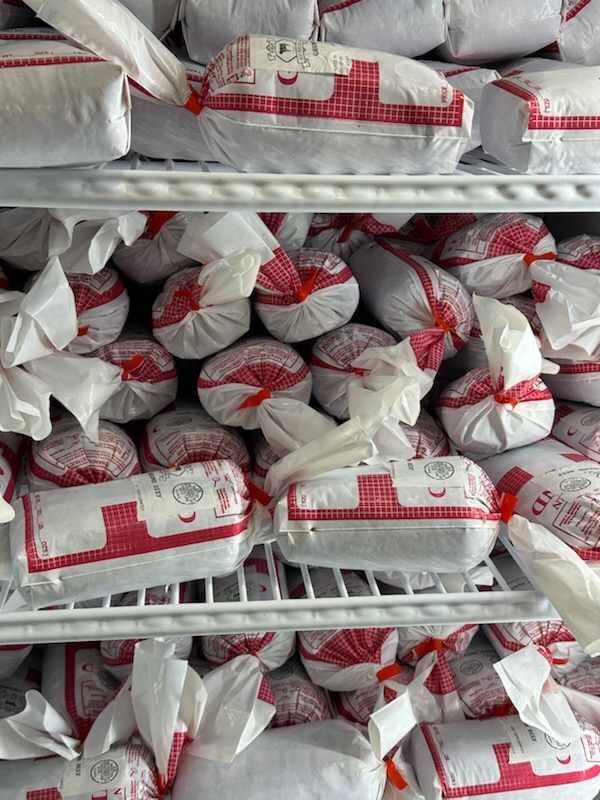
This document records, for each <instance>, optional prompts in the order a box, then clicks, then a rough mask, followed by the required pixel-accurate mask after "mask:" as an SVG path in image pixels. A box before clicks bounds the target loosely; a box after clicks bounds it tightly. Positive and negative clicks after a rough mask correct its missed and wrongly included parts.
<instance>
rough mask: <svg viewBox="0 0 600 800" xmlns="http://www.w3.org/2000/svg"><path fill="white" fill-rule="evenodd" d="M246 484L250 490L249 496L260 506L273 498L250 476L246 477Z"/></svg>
mask: <svg viewBox="0 0 600 800" xmlns="http://www.w3.org/2000/svg"><path fill="white" fill-rule="evenodd" d="M246 486H247V487H248V491H249V492H250V497H252V498H253V499H254V500H256V502H257V503H260V505H261V506H268V505H269V504H270V503H271V501H272V500H273V498H272V497H271V495H270V494H268V493H267V492H265V490H264V489H261V488H260V486H257V485H256V484H255V483H254V481H251V480H250V478H246Z"/></svg>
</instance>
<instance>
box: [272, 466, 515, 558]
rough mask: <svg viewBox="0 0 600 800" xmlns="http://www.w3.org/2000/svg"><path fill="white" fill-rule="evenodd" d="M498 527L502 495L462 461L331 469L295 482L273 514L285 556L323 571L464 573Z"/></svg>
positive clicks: (486, 551)
mask: <svg viewBox="0 0 600 800" xmlns="http://www.w3.org/2000/svg"><path fill="white" fill-rule="evenodd" d="M499 529H500V500H499V497H498V495H497V493H496V491H495V489H494V487H493V485H492V483H491V481H490V480H489V478H488V477H487V475H486V474H485V473H484V472H483V470H481V469H480V468H479V467H478V466H477V465H476V464H474V463H473V462H472V461H469V460H468V459H466V458H463V457H449V456H448V457H442V458H425V459H420V460H416V461H407V462H392V463H385V464H380V465H377V466H360V467H352V468H346V469H339V470H334V471H333V472H328V473H325V474H323V475H320V476H319V477H318V478H315V479H313V480H307V481H303V482H299V483H295V484H292V486H290V488H289V489H288V491H287V493H286V495H284V496H283V497H282V498H281V499H280V500H279V502H278V504H277V507H276V511H275V531H276V533H277V542H278V544H279V546H280V548H281V551H282V553H283V555H284V557H285V558H286V559H287V560H289V561H292V562H296V563H298V562H301V563H302V562H305V563H309V564H312V565H314V566H323V567H340V568H348V569H373V570H389V569H402V570H417V571H431V570H434V571H436V572H461V571H463V570H466V569H469V568H470V567H474V566H475V565H476V564H478V563H479V562H480V561H481V560H482V559H483V558H485V556H487V555H489V553H490V552H491V549H492V547H493V545H494V542H495V540H496V536H497V534H498V531H499Z"/></svg>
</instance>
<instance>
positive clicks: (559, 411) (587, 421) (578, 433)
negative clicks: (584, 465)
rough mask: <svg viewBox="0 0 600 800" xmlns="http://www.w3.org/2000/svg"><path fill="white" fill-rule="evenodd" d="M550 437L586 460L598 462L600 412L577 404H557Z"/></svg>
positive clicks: (599, 450)
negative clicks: (591, 459)
mask: <svg viewBox="0 0 600 800" xmlns="http://www.w3.org/2000/svg"><path fill="white" fill-rule="evenodd" d="M552 436H554V438H555V439H558V441H559V442H562V443H563V444H566V445H567V446H568V447H572V448H573V450H577V452H578V453H581V454H582V455H584V456H585V457H586V458H593V459H594V461H600V410H599V409H598V408H595V407H594V406H584V405H580V404H579V403H567V402H562V403H558V404H557V406H556V416H555V418H554V426H553V428H552Z"/></svg>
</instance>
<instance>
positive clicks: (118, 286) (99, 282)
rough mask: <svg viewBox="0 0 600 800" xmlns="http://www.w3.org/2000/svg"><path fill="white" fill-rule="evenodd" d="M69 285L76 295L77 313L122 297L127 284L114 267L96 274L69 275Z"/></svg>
mask: <svg viewBox="0 0 600 800" xmlns="http://www.w3.org/2000/svg"><path fill="white" fill-rule="evenodd" d="M67 280H68V282H69V286H70V287H71V290H72V291H73V295H74V297H75V313H76V314H77V316H78V317H79V316H81V314H82V313H83V312H84V311H89V309H91V308H98V306H103V305H106V304H107V303H111V302H112V301H113V300H116V299H117V297H120V296H121V295H122V294H123V293H124V292H125V291H126V290H125V284H124V283H123V281H122V280H121V278H120V277H119V276H118V275H117V273H116V272H115V270H113V269H108V268H105V269H102V270H100V272H97V273H96V274H95V275H80V274H77V275H67Z"/></svg>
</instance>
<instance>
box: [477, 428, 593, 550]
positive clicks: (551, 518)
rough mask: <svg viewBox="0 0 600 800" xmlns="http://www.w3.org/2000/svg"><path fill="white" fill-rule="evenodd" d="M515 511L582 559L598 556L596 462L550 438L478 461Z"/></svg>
mask: <svg viewBox="0 0 600 800" xmlns="http://www.w3.org/2000/svg"><path fill="white" fill-rule="evenodd" d="M480 466H481V467H482V468H483V469H484V470H485V471H486V473H487V474H488V475H489V476H490V478H491V479H492V480H493V481H494V483H495V485H496V488H497V490H498V491H499V492H500V493H502V492H506V493H507V494H512V495H514V496H515V497H517V499H518V503H517V507H516V511H517V513H518V514H521V516H523V517H526V518H527V519H528V520H529V521H530V522H535V523H539V524H540V525H545V526H546V528H548V530H549V531H551V532H552V533H553V534H555V535H556V536H558V538H559V539H562V540H563V542H566V544H568V545H569V547H572V548H573V550H575V552H576V553H577V554H578V555H579V556H580V557H581V558H583V559H584V561H598V560H600V527H599V526H598V503H599V502H600V480H599V478H600V464H599V463H598V462H597V461H595V460H593V459H591V458H586V457H585V456H584V455H582V454H581V453H578V452H577V451H576V450H572V449H571V448H570V447H568V446H567V445H565V444H562V442H557V441H556V439H552V438H548V439H544V440H543V441H540V442H535V444H531V445H529V446H528V447H526V448H525V447H520V448H518V449H517V450H507V451H506V452H505V453H500V454H499V455H497V456H491V457H490V458H486V459H484V460H483V461H481V462H480Z"/></svg>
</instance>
